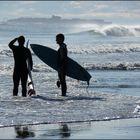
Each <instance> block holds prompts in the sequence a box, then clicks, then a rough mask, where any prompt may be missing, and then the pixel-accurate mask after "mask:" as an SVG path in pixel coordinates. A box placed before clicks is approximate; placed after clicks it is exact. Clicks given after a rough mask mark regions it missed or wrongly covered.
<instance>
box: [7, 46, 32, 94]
mask: <svg viewBox="0 0 140 140" xmlns="http://www.w3.org/2000/svg"><path fill="white" fill-rule="evenodd" d="M9 47H10V48H11V49H12V51H13V55H14V60H15V65H14V73H13V81H14V88H13V96H17V95H18V86H19V82H20V80H21V85H22V96H24V97H26V92H27V87H26V85H27V78H28V68H27V59H29V61H30V65H31V68H32V66H33V62H32V56H31V52H30V50H29V49H28V48H25V47H24V46H15V45H13V43H9Z"/></svg>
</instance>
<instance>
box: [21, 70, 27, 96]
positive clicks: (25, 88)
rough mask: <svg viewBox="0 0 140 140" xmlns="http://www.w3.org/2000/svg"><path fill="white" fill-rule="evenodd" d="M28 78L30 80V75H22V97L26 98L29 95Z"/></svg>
mask: <svg viewBox="0 0 140 140" xmlns="http://www.w3.org/2000/svg"><path fill="white" fill-rule="evenodd" d="M27 78H28V73H27V72H25V73H22V74H21V85H22V96H23V97H26V94H27Z"/></svg>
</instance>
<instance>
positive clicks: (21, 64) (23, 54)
mask: <svg viewBox="0 0 140 140" xmlns="http://www.w3.org/2000/svg"><path fill="white" fill-rule="evenodd" d="M12 50H13V55H14V60H15V68H16V69H20V70H25V69H27V59H28V58H30V51H29V49H28V48H25V47H21V46H20V47H19V46H18V47H17V46H15V47H13V48H12Z"/></svg>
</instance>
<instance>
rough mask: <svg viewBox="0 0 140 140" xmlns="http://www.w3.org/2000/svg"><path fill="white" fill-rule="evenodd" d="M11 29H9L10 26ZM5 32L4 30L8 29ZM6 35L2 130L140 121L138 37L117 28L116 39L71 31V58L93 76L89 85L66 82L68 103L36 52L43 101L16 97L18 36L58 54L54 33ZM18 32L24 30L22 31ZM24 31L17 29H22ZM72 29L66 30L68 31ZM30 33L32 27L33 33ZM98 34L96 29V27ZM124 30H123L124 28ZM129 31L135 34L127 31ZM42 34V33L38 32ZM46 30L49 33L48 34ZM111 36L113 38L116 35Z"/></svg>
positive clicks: (1, 64)
mask: <svg viewBox="0 0 140 140" xmlns="http://www.w3.org/2000/svg"><path fill="white" fill-rule="evenodd" d="M9 24H10V23H9ZM3 26H4V25H3ZM3 26H1V29H3V33H4V35H3V37H2V38H1V39H0V40H1V44H0V126H1V127H4V126H12V125H20V124H40V123H59V122H78V121H91V120H93V121H95V120H112V119H118V118H120V119H121V118H135V117H139V116H140V113H139V109H138V110H137V111H134V110H135V109H136V108H137V105H138V103H137V102H138V101H139V100H140V96H139V91H140V84H139V79H140V40H139V38H140V37H139V34H138V33H137V35H136V34H135V35H131V34H129V33H128V34H126V32H125V34H124V33H123V34H122V33H121V34H120V32H118V31H117V30H116V27H115V26H111V28H108V30H109V31H112V30H113V32H114V31H115V34H113V35H112V34H111V35H110V34H108V33H109V32H108V30H104V33H103V32H101V30H99V29H100V28H98V34H97V33H95V31H92V30H91V27H90V30H91V31H89V29H85V27H86V26H84V30H83V28H82V29H81V28H78V27H77V28H78V29H77V30H75V28H74V27H72V26H71V28H72V30H71V32H70V29H69V30H66V28H65V31H64V30H63V31H64V33H66V44H67V48H68V52H69V53H68V55H69V57H71V58H72V59H74V60H76V61H77V62H78V63H79V64H81V65H82V66H83V67H84V68H85V69H87V70H88V72H89V73H90V74H91V75H92V78H91V80H90V85H89V87H88V88H87V83H86V82H82V81H77V80H75V79H71V78H69V77H67V85H68V93H67V95H68V96H67V97H61V93H60V89H58V88H57V86H56V81H57V79H58V76H57V72H56V71H54V70H53V69H51V68H50V67H48V66H47V65H45V64H44V63H43V62H42V61H41V60H39V58H37V57H36V56H35V54H34V53H33V52H32V56H33V61H34V68H33V72H32V75H33V80H34V84H35V90H36V93H37V94H38V95H39V97H38V98H30V97H27V98H23V97H21V86H20V87H19V97H12V88H13V81H12V73H13V65H14V60H13V55H12V52H11V50H10V49H9V48H8V43H9V42H10V41H11V40H12V39H13V38H14V37H16V36H17V35H19V34H24V35H25V37H26V40H27V39H30V43H37V44H42V45H47V46H49V47H51V48H53V49H55V50H57V48H58V46H57V45H56V42H55V35H56V34H55V33H56V30H55V32H51V31H50V29H49V31H50V32H48V33H47V32H46V33H44V31H45V29H46V26H42V27H40V28H38V30H35V25H34V26H32V28H30V32H27V30H26V28H25V27H26V26H27V25H26V26H22V30H20V32H19V30H16V28H11V27H12V25H11V26H10V25H9V27H8V29H9V30H6V28H5V27H3ZM17 26H19V25H17ZM20 27H21V26H19V28H18V29H20ZM66 27H67V26H66ZM28 28H29V27H28ZM93 28H94V27H93ZM120 28H122V27H120ZM127 28H128V30H129V31H131V28H130V27H129V26H127ZM39 29H40V30H39ZM46 30H47V29H46ZM113 32H112V33H113Z"/></svg>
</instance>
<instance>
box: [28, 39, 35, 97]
mask: <svg viewBox="0 0 140 140" xmlns="http://www.w3.org/2000/svg"><path fill="white" fill-rule="evenodd" d="M28 44H29V40H28V41H27V44H26V48H28ZM27 68H28V79H27V85H28V95H29V96H32V95H35V94H36V93H35V89H34V83H33V79H32V73H31V66H30V63H29V60H28V59H27Z"/></svg>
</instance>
